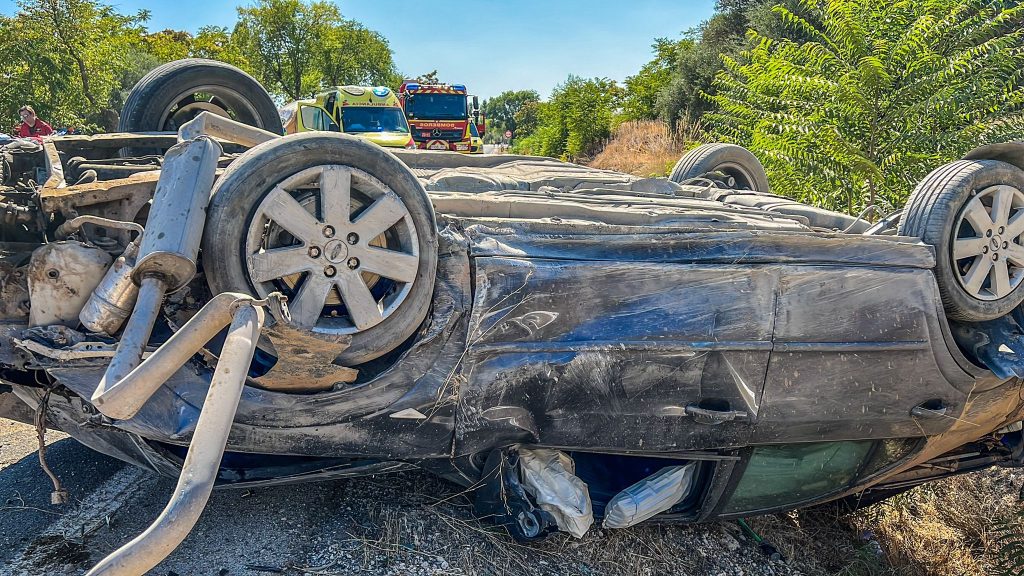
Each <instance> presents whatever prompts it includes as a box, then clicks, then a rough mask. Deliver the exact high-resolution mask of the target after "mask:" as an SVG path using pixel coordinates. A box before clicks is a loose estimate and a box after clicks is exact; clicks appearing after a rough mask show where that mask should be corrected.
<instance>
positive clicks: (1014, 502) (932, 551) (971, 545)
mask: <svg viewBox="0 0 1024 576" xmlns="http://www.w3.org/2000/svg"><path fill="white" fill-rule="evenodd" d="M1022 478H1024V474H1022V473H1021V472H1020V471H1016V470H1002V469H992V470H988V471H985V472H979V473H975V474H970V475H967V476H958V477H954V478H949V479H947V480H944V481H941V482H936V483H933V484H930V485H925V486H922V487H920V488H918V489H916V490H914V491H912V492H910V493H907V494H904V495H901V496H897V497H895V498H892V499H891V500H890V501H887V502H883V503H881V504H879V505H877V506H874V507H873V508H868V509H866V510H864V511H863V512H860V513H858V514H857V515H855V516H854V517H853V518H852V524H853V526H854V527H855V528H856V529H858V530H861V531H865V530H870V531H872V532H873V533H874V534H875V536H876V537H877V538H878V541H879V542H880V543H881V544H882V546H883V547H884V548H885V550H886V552H887V554H888V557H889V561H890V563H891V564H892V565H894V566H898V567H900V568H901V569H902V570H903V573H904V574H910V575H914V576H917V575H926V574H927V575H936V576H959V575H961V574H990V573H992V569H993V566H994V564H995V560H996V553H997V552H998V545H997V542H996V540H997V539H998V536H999V533H998V531H997V530H996V527H997V525H998V524H1000V523H1001V522H1004V521H1007V520H1010V519H1011V518H1012V517H1013V516H1015V515H1016V514H1018V513H1019V512H1020V511H1021V504H1020V501H1019V499H1018V488H1019V487H1020V483H1021V480H1022Z"/></svg>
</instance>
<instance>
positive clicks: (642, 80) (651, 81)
mask: <svg viewBox="0 0 1024 576" xmlns="http://www.w3.org/2000/svg"><path fill="white" fill-rule="evenodd" d="M693 44H694V43H693V40H691V39H689V38H684V39H682V40H669V39H668V38H656V39H655V40H654V44H653V45H652V46H651V48H652V49H653V50H654V59H653V60H651V61H650V62H648V63H647V64H644V66H643V67H642V68H640V71H639V72H637V73H636V74H635V75H633V76H629V77H627V78H626V91H625V96H624V97H623V100H622V115H623V119H624V120H627V121H629V120H654V119H656V118H657V117H658V115H659V109H658V101H659V99H660V98H662V97H663V95H664V93H665V92H666V91H667V89H668V87H669V84H671V82H672V76H673V73H674V71H675V70H676V65H677V63H678V61H679V58H680V57H681V56H682V55H684V54H687V53H689V52H691V51H692V50H693Z"/></svg>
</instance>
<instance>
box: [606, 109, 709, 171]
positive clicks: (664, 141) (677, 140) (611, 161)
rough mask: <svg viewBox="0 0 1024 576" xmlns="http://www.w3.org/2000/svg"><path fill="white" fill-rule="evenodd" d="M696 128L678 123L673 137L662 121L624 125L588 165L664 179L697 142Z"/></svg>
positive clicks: (698, 132) (699, 136) (697, 127)
mask: <svg viewBox="0 0 1024 576" xmlns="http://www.w3.org/2000/svg"><path fill="white" fill-rule="evenodd" d="M701 135H702V131H701V129H700V126H699V125H695V124H689V123H685V122H681V123H680V124H679V125H678V126H677V127H676V133H675V134H673V133H672V132H671V131H670V130H669V129H668V126H667V125H666V124H665V123H664V122H656V121H646V122H625V123H623V124H621V125H619V127H618V128H616V129H615V133H614V134H613V135H612V138H611V140H609V141H608V143H607V144H605V146H604V148H603V149H602V150H601V152H600V153H599V154H598V155H597V156H595V157H594V159H593V160H592V161H590V162H589V165H590V166H593V167H594V168H601V169H604V170H616V171H618V172H625V173H627V174H633V175H635V176H643V177H651V176H667V175H668V173H669V172H671V171H672V167H673V166H674V165H675V163H676V161H677V160H679V157H680V156H682V155H683V152H685V151H686V150H688V149H689V148H692V147H693V146H694V145H695V144H696V143H698V142H700V140H701V137H702V136H701Z"/></svg>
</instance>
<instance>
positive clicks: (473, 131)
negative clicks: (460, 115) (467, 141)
mask: <svg viewBox="0 0 1024 576" xmlns="http://www.w3.org/2000/svg"><path fill="white" fill-rule="evenodd" d="M469 135H470V136H472V137H473V138H479V137H480V131H479V130H477V129H476V124H474V123H472V122H470V123H469Z"/></svg>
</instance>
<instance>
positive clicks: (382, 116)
mask: <svg viewBox="0 0 1024 576" xmlns="http://www.w3.org/2000/svg"><path fill="white" fill-rule="evenodd" d="M341 129H342V130H343V131H344V132H403V133H406V134H408V133H409V123H408V122H406V121H405V118H404V117H403V116H402V109H401V108H390V107H388V108H382V107H371V106H343V107H342V108H341Z"/></svg>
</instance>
